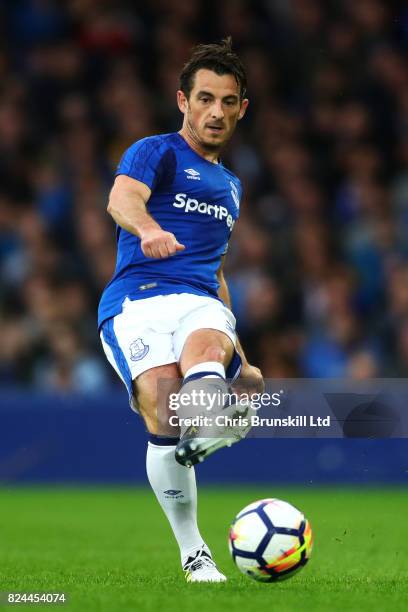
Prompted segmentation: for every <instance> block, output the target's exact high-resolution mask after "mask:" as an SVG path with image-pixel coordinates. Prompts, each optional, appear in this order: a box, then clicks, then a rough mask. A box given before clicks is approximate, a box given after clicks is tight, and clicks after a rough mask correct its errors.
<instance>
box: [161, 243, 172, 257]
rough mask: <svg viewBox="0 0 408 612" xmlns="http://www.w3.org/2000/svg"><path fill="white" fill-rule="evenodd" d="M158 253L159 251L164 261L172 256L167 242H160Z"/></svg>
mask: <svg viewBox="0 0 408 612" xmlns="http://www.w3.org/2000/svg"><path fill="white" fill-rule="evenodd" d="M158 251H159V253H160V257H161V258H162V259H164V258H166V257H168V256H169V255H170V253H169V249H168V246H167V243H166V242H165V241H163V242H160V243H159V244H158Z"/></svg>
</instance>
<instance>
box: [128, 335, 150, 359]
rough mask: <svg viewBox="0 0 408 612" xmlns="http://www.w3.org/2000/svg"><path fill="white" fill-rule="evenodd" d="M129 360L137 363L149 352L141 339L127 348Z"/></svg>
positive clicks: (147, 346)
mask: <svg viewBox="0 0 408 612" xmlns="http://www.w3.org/2000/svg"><path fill="white" fill-rule="evenodd" d="M129 349H130V359H131V360H132V361H139V360H140V359H143V357H145V356H146V355H147V353H148V352H149V345H148V344H145V343H144V342H143V340H142V339H141V338H138V339H137V340H135V341H134V342H132V344H131V345H130V346H129Z"/></svg>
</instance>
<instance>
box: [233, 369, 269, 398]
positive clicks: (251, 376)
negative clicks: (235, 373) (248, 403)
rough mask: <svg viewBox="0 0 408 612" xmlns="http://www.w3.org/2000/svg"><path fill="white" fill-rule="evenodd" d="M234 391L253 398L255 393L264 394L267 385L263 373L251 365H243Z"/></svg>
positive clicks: (234, 385)
mask: <svg viewBox="0 0 408 612" xmlns="http://www.w3.org/2000/svg"><path fill="white" fill-rule="evenodd" d="M233 389H234V391H235V392H236V393H238V394H240V393H245V394H247V395H249V396H251V395H252V394H253V393H263V392H264V390H265V383H264V379H263V376H262V372H261V370H260V369H259V368H257V367H256V366H253V365H251V364H250V363H243V364H242V368H241V373H240V375H239V378H238V379H237V380H236V381H235V382H234V384H233Z"/></svg>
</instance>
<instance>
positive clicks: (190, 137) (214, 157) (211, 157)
mask: <svg viewBox="0 0 408 612" xmlns="http://www.w3.org/2000/svg"><path fill="white" fill-rule="evenodd" d="M179 134H180V136H181V137H182V138H184V140H185V141H186V143H187V144H188V146H189V147H190V148H191V149H193V151H194V152H195V153H197V154H198V155H200V157H204V159H206V160H207V161H209V162H211V163H212V164H218V163H219V154H220V149H211V150H210V151H209V150H208V149H206V148H204V147H203V146H202V145H201V144H200V142H199V141H198V140H197V138H195V136H194V134H191V133H190V132H189V130H188V129H186V128H185V127H184V126H183V127H182V128H181V130H180V131H179Z"/></svg>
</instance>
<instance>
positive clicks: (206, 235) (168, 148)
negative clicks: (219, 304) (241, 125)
mask: <svg viewBox="0 0 408 612" xmlns="http://www.w3.org/2000/svg"><path fill="white" fill-rule="evenodd" d="M119 174H125V175H127V176H129V177H131V178H134V179H136V180H138V181H141V182H142V183H145V184H146V185H147V186H148V187H149V188H150V189H151V192H152V193H151V196H150V198H149V201H148V203H147V210H148V212H149V213H150V214H151V216H152V217H153V218H154V219H155V220H156V221H157V223H158V224H159V225H160V227H161V228H162V229H163V230H166V231H169V232H172V233H173V234H174V235H175V236H176V238H177V240H178V242H180V243H181V244H184V245H185V247H186V248H185V250H184V251H179V252H178V253H177V254H176V255H173V256H172V257H168V258H166V259H153V258H148V257H145V255H144V254H143V252H142V250H141V246H140V238H139V237H137V236H135V235H134V234H131V233H130V232H127V231H126V230H124V229H123V228H121V227H119V226H118V227H117V230H116V237H117V261H116V268H115V272H114V275H113V278H112V280H111V281H110V282H109V283H108V285H107V286H106V288H105V290H104V292H103V294H102V297H101V301H100V304H99V313H98V315H99V316H98V319H99V325H101V324H102V323H103V321H105V320H106V319H108V318H110V317H112V316H115V315H116V314H119V313H120V312H122V304H123V302H124V300H125V298H126V297H128V298H129V299H130V300H137V299H144V298H148V297H152V296H155V295H166V294H171V293H193V294H196V295H203V296H212V297H215V298H218V296H217V290H218V286H219V284H218V281H217V271H218V268H219V266H220V264H221V257H222V255H223V254H224V253H225V252H226V249H227V245H228V240H229V238H230V235H231V231H232V228H233V226H234V223H235V221H236V219H237V218H238V215H239V204H240V199H241V193H242V189H241V183H240V181H239V179H238V178H237V177H236V176H235V175H234V174H233V173H232V172H230V171H229V170H227V169H226V168H225V167H224V166H223V165H222V164H221V163H218V164H216V163H211V162H209V161H207V160H206V159H204V158H203V157H201V156H200V155H198V154H197V153H196V152H195V151H193V149H192V148H191V147H190V146H189V145H188V144H187V142H186V141H185V140H184V138H182V136H180V134H178V133H172V134H161V135H158V136H151V137H148V138H144V139H142V140H139V141H137V142H135V143H134V144H133V145H131V146H130V147H129V149H128V150H127V151H126V152H125V153H124V155H123V157H122V159H121V161H120V163H119V166H118V169H117V172H116V175H119Z"/></svg>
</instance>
